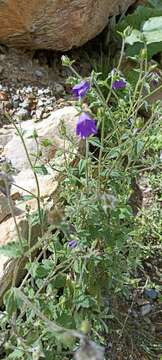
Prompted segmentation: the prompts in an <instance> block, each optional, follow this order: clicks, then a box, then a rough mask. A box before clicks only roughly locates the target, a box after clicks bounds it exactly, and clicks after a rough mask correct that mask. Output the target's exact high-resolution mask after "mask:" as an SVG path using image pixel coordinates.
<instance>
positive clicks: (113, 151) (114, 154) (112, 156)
mask: <svg viewBox="0 0 162 360" xmlns="http://www.w3.org/2000/svg"><path fill="white" fill-rule="evenodd" d="M119 154H120V150H119V149H118V148H114V149H111V150H110V151H109V153H108V159H115V158H117V157H118V156H119Z"/></svg>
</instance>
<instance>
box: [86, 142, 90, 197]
mask: <svg viewBox="0 0 162 360" xmlns="http://www.w3.org/2000/svg"><path fill="white" fill-rule="evenodd" d="M88 157H89V142H88V138H86V188H87V192H88V185H89V166H88V160H89V159H88Z"/></svg>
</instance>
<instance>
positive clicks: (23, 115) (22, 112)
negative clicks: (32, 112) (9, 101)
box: [16, 108, 30, 120]
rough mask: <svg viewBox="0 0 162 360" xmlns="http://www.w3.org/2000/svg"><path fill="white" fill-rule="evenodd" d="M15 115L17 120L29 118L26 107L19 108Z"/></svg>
mask: <svg viewBox="0 0 162 360" xmlns="http://www.w3.org/2000/svg"><path fill="white" fill-rule="evenodd" d="M16 117H17V118H18V119H19V120H26V119H29V117H30V116H29V111H28V110H27V109H23V108H22V109H20V110H19V111H18V112H17V113H16Z"/></svg>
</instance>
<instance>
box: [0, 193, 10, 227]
mask: <svg viewBox="0 0 162 360" xmlns="http://www.w3.org/2000/svg"><path fill="white" fill-rule="evenodd" d="M8 215H10V208H9V205H8V200H7V197H6V196H5V195H3V194H1V193H0V223H1V222H2V221H3V220H4V219H5V218H6V217H7V216H8Z"/></svg>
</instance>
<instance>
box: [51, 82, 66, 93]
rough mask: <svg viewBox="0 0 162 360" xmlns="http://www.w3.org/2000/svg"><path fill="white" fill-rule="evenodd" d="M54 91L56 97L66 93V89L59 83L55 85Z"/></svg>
mask: <svg viewBox="0 0 162 360" xmlns="http://www.w3.org/2000/svg"><path fill="white" fill-rule="evenodd" d="M54 90H55V93H56V95H60V94H62V93H64V91H65V89H64V87H63V86H62V85H61V84H59V83H55V86H54Z"/></svg>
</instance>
